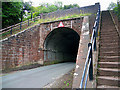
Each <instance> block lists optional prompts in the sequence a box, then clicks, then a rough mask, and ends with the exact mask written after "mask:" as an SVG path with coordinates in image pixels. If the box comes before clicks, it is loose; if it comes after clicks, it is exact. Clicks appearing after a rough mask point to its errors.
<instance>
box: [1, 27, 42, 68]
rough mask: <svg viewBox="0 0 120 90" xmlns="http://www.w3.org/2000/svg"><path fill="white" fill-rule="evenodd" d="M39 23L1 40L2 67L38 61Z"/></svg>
mask: <svg viewBox="0 0 120 90" xmlns="http://www.w3.org/2000/svg"><path fill="white" fill-rule="evenodd" d="M39 39H40V36H39V25H37V26H35V27H32V28H30V29H28V30H25V31H24V32H21V33H19V34H17V35H14V36H11V37H9V38H7V39H5V40H3V41H2V69H7V68H13V67H16V66H22V65H25V64H30V63H33V62H36V61H38V60H39V59H38V48H39Z"/></svg>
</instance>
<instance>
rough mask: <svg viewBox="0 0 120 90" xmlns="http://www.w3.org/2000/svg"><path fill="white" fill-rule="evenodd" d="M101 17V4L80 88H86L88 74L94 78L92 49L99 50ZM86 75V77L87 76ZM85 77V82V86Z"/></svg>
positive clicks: (89, 44) (91, 78) (90, 78)
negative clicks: (97, 46) (97, 40)
mask: <svg viewBox="0 0 120 90" xmlns="http://www.w3.org/2000/svg"><path fill="white" fill-rule="evenodd" d="M99 19H100V6H99V8H98V12H97V16H96V20H95V23H94V26H93V32H92V37H91V41H90V43H88V53H87V58H86V62H85V66H84V71H83V74H82V79H81V83H80V87H79V88H80V89H82V88H84V89H86V86H87V80H88V75H89V80H93V58H92V50H93V49H94V51H96V50H97V48H96V37H97V36H98V27H99ZM85 76H86V78H85ZM84 79H85V84H84V86H83V83H84Z"/></svg>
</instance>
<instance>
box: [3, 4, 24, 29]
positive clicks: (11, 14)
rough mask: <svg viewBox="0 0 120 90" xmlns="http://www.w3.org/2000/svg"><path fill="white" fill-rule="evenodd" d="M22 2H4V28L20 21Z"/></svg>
mask: <svg viewBox="0 0 120 90" xmlns="http://www.w3.org/2000/svg"><path fill="white" fill-rule="evenodd" d="M22 7H23V5H22V2H2V28H5V27H7V26H10V25H13V24H16V23H18V22H19V21H20V17H21V11H22Z"/></svg>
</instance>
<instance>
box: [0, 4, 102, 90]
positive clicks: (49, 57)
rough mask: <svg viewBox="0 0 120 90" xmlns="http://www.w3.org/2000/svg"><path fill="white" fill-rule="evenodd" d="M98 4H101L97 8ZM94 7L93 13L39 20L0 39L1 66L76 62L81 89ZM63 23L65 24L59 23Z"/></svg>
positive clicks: (76, 74) (77, 83) (76, 77)
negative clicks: (83, 15) (68, 17)
mask: <svg viewBox="0 0 120 90" xmlns="http://www.w3.org/2000/svg"><path fill="white" fill-rule="evenodd" d="M93 7H94V6H93ZM98 7H99V5H98V6H97V7H94V8H98ZM95 10H96V12H95V11H94V13H92V15H91V16H85V17H79V18H71V19H65V20H59V21H53V22H47V23H40V24H38V25H36V26H33V27H31V28H28V29H26V30H24V31H21V32H19V33H17V34H15V35H12V36H10V37H9V38H6V39H4V40H1V43H2V47H1V48H0V49H2V50H1V51H2V54H1V57H2V60H0V64H2V67H0V69H2V70H4V69H9V68H15V67H19V66H23V65H28V64H34V63H39V64H49V63H50V62H71V61H72V62H76V69H75V73H74V79H73V88H78V87H79V85H80V80H81V78H82V71H83V67H84V63H85V59H86V55H87V50H88V48H87V44H88V43H89V41H90V35H91V30H92V27H93V24H94V21H95V13H97V9H95ZM91 11H92V10H91ZM60 22H62V23H63V25H64V26H63V27H59V26H58V25H59V24H60ZM83 52H84V53H83ZM94 59H96V58H95V57H94ZM93 63H94V62H93ZM98 83H100V80H99V82H98ZM92 84H93V83H90V84H89V82H88V85H89V87H91V86H93V85H92Z"/></svg>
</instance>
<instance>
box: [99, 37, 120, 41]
mask: <svg viewBox="0 0 120 90" xmlns="http://www.w3.org/2000/svg"><path fill="white" fill-rule="evenodd" d="M109 39H111V38H110V37H100V39H99V40H109ZM117 39H119V37H112V40H117Z"/></svg>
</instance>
